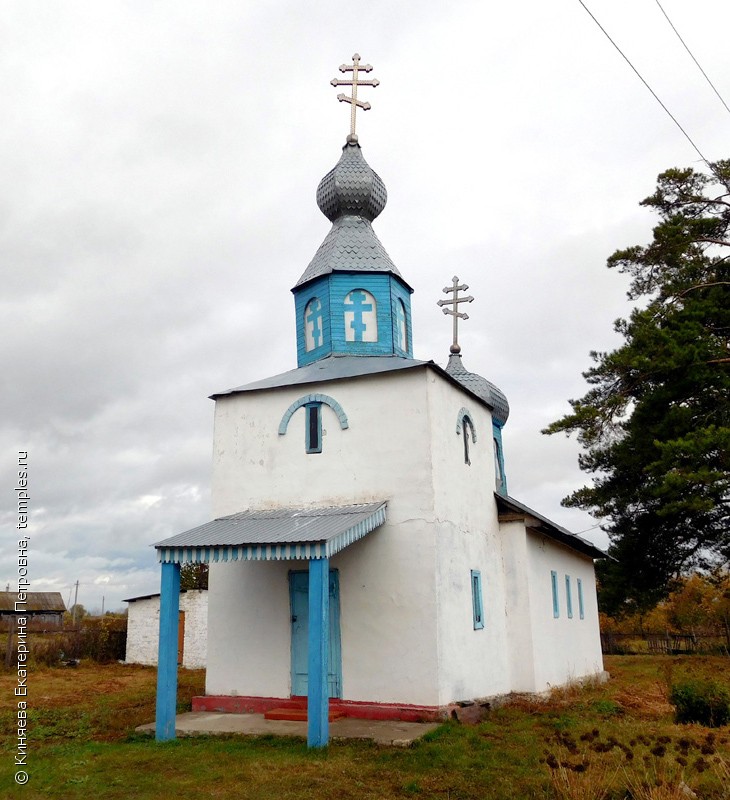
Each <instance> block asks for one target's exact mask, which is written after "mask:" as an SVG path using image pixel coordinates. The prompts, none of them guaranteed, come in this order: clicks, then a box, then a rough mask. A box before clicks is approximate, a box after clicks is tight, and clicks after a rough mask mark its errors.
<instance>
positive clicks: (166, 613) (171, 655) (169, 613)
mask: <svg viewBox="0 0 730 800" xmlns="http://www.w3.org/2000/svg"><path fill="white" fill-rule="evenodd" d="M179 614H180V565H179V564H174V563H166V564H162V567H161V575H160V641H159V647H158V651H157V709H156V714H155V738H156V739H157V741H158V742H166V741H169V740H170V739H174V738H175V710H176V707H177V627H178V617H179Z"/></svg>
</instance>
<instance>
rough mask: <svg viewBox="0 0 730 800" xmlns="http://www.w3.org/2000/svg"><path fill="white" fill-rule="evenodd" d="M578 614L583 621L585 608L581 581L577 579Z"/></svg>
mask: <svg viewBox="0 0 730 800" xmlns="http://www.w3.org/2000/svg"><path fill="white" fill-rule="evenodd" d="M577 582H578V614H579V616H580V618H581V619H585V606H584V605H583V581H582V580H581V579H580V578H578V579H577Z"/></svg>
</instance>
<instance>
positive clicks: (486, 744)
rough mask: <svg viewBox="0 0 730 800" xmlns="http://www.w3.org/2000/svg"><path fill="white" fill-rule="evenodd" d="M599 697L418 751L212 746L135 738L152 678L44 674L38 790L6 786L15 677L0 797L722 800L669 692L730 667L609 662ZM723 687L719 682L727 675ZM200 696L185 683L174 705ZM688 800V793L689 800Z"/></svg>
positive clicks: (698, 733)
mask: <svg viewBox="0 0 730 800" xmlns="http://www.w3.org/2000/svg"><path fill="white" fill-rule="evenodd" d="M606 661H607V664H606V666H607V668H608V669H609V670H610V671H611V672H612V674H614V675H615V678H614V679H613V680H611V681H609V682H608V683H607V684H604V685H588V686H585V687H583V688H580V687H568V688H565V689H561V690H556V691H555V692H553V693H552V695H551V696H550V697H548V698H542V699H536V698H529V697H522V698H516V699H515V701H514V702H513V703H511V704H509V705H507V706H503V707H501V708H498V709H495V710H493V711H492V712H491V713H490V715H489V716H488V717H487V718H486V720H485V721H483V722H482V723H481V724H479V725H474V726H470V725H460V724H458V723H456V722H448V723H446V724H444V725H442V726H440V727H439V728H437V729H436V730H434V731H433V732H431V733H429V734H427V735H426V736H425V737H424V738H423V739H421V740H420V741H418V742H416V743H415V744H414V745H413V746H412V747H409V748H395V747H379V746H376V745H373V744H371V743H368V742H361V741H352V742H335V743H333V744H331V745H330V746H329V747H328V748H326V749H324V750H308V749H307V747H306V742H304V741H303V740H302V739H292V738H283V737H273V736H265V737H237V736H222V737H216V736H210V737H196V738H184V739H180V740H178V741H173V742H167V743H164V744H160V743H156V742H155V741H154V740H153V739H151V738H149V737H145V736H140V735H138V734H136V733H135V732H134V728H135V726H136V725H139V724H142V723H144V722H150V721H151V720H152V719H153V718H154V701H155V679H156V671H155V670H154V669H149V668H140V667H126V666H122V665H118V664H110V665H108V666H103V667H100V666H99V665H92V666H86V665H83V664H82V666H81V667H79V668H78V669H77V670H61V669H46V670H39V671H37V672H34V673H33V674H32V676H31V680H30V681H29V686H30V694H29V697H28V703H29V710H30V717H29V728H28V731H29V756H28V772H29V774H30V781H29V783H28V784H27V785H26V786H23V787H18V786H16V785H15V783H14V780H13V773H14V771H15V767H14V766H13V764H12V755H11V754H12V747H13V744H14V742H13V737H12V736H11V735H10V731H11V730H12V722H13V719H14V717H13V713H14V708H15V705H14V703H15V698H13V697H12V677H11V676H2V677H0V722H1V723H2V728H1V729H0V744H2V752H1V753H0V797H2V798H5V797H8V798H14V799H15V798H17V799H18V800H26V798H27V800H40V799H41V798H43V800H54V799H57V800H77V798H78V799H79V800H80V798H84V800H86V799H87V798H89V797H94V798H100V799H101V800H117V798H118V800H162V798H169V797H175V798H179V799H180V800H200V798H201V797H205V798H251V800H258V799H259V798H261V800H271V799H272V798H276V800H295V799H296V800H308V799H309V798H311V799H312V800H324V799H327V800H329V799H331V800H335V798H336V800H349V799H350V798H352V799H353V800H354V799H355V798H357V800H403V799H404V798H410V799H411V800H412V799H413V798H440V799H441V800H505V799H506V798H520V799H521V798H525V800H532V799H534V800H538V799H539V800H550V799H551V798H552V799H555V800H563V799H564V800H579V798H586V800H599V799H600V798H605V799H606V800H626V798H628V797H631V798H634V800H643V798H645V797H646V798H656V799H659V798H672V797H677V798H680V797H681V795H679V794H677V792H679V791H683V790H682V789H681V787H682V786H687V787H689V788H690V789H691V790H692V791H694V792H696V794H697V796H698V797H699V798H702V799H703V800H723V798H724V800H728V798H730V793H729V792H728V789H727V787H728V786H730V771H729V770H728V763H730V753H729V752H728V747H729V744H728V743H729V741H730V730H729V729H728V727H727V726H725V727H724V728H717V729H710V728H707V727H704V726H702V725H698V724H696V723H695V724H689V725H677V724H676V722H675V720H674V713H673V708H672V706H671V704H670V703H669V699H668V698H669V688H668V686H669V684H668V679H669V678H671V679H672V680H673V681H674V682H676V681H677V680H680V679H682V678H683V677H685V676H686V675H690V676H692V677H693V678H694V679H703V680H705V679H707V680H709V679H710V678H714V679H715V680H719V681H720V682H722V677H721V676H722V675H724V674H725V675H727V673H728V666H730V664H729V663H728V660H727V659H722V658H716V659H713V658H709V657H708V658H706V659H704V658H697V657H690V658H681V657H652V656H641V657H631V656H628V657H627V656H616V657H611V658H608V659H606ZM718 676H720V677H718ZM202 692H203V674H202V673H201V672H188V671H185V670H183V671H181V673H180V692H179V697H178V700H179V704H180V706H183V707H189V705H188V704H189V701H190V698H191V697H192V696H193V695H194V694H200V693H202ZM684 796H685V797H686V796H689V795H686V794H685V795H684Z"/></svg>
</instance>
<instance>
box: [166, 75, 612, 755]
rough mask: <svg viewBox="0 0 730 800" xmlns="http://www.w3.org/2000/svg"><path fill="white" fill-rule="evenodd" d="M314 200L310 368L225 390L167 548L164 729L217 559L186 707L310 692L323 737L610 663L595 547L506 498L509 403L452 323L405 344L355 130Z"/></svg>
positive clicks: (375, 179) (372, 186) (308, 702)
mask: <svg viewBox="0 0 730 800" xmlns="http://www.w3.org/2000/svg"><path fill="white" fill-rule="evenodd" d="M355 63H357V62H355ZM317 203H318V205H319V207H320V209H321V210H322V212H323V213H324V214H325V216H326V217H327V218H328V219H329V220H330V221H331V223H332V228H331V230H330V231H329V233H328V234H327V236H326V237H325V239H324V241H323V243H322V245H321V247H320V248H319V250H318V251H317V253H316V254H315V256H314V258H313V259H312V261H311V262H310V263H309V265H308V266H307V268H306V269H305V270H304V272H303V274H302V275H301V277H300V278H299V280H298V281H297V282H296V285H295V286H294V288H293V290H292V291H293V294H294V301H295V302H294V306H295V329H296V337H297V339H296V341H297V367H296V369H292V370H291V371H289V372H285V373H283V374H280V375H275V376H273V377H270V378H265V379H263V380H260V381H257V382H255V383H250V384H247V385H245V386H240V387H238V388H235V389H231V390H229V391H222V392H218V393H216V394H215V395H213V399H214V400H215V406H216V407H215V430H214V447H213V452H214V462H213V478H212V503H213V517H214V519H213V520H212V521H211V522H209V523H207V524H205V525H202V526H200V527H198V528H195V529H193V530H190V531H187V532H185V533H181V534H178V535H176V536H172V537H171V538H169V539H166V540H165V541H162V542H159V543H157V544H156V545H155V546H156V548H157V552H158V555H159V559H160V561H161V564H162V589H161V601H162V602H161V607H162V610H161V616H160V639H159V641H160V652H159V677H158V701H157V702H158V708H157V737H158V739H167V738H172V737H174V735H175V732H174V719H175V691H176V653H177V631H176V626H177V619H178V608H177V603H178V602H179V594H178V587H179V566H180V564H181V563H184V562H186V561H194V562H202V561H204V562H207V563H209V565H210V576H209V591H208V596H209V607H208V653H207V673H206V696H205V697H200V698H196V700H195V701H194V706H193V708H194V709H197V710H221V711H239V712H244V711H249V712H251V711H255V712H272V711H280V712H281V711H282V710H283V712H285V711H286V710H287V709H291V710H295V709H296V708H297V707H298V706H302V708H304V709H305V711H306V714H307V717H308V731H309V743H310V745H312V746H321V745H323V744H326V742H327V741H328V720H329V718H330V715H331V714H337V715H350V716H359V717H368V718H394V719H410V720H417V719H438V718H440V717H443V716H445V715H446V714H447V713H448V712H449V710H450V707H453V705H454V704H456V703H463V702H464V701H474V700H482V699H486V698H490V697H494V696H497V695H504V694H507V693H510V692H542V691H544V690H547V689H549V688H550V687H554V686H558V685H562V684H566V683H568V682H570V681H574V680H578V679H582V678H585V677H587V676H593V675H600V674H602V672H603V663H602V657H601V646H600V636H599V628H598V608H597V603H596V582H595V574H594V567H593V562H594V559H595V558H600V557H602V556H603V555H604V554H603V553H602V552H601V551H600V550H598V549H597V548H596V547H594V546H593V545H592V544H591V543H589V542H587V541H585V540H584V539H581V538H579V537H578V536H575V535H573V534H571V533H569V532H568V531H566V530H565V529H563V528H561V527H560V526H558V525H556V524H554V523H552V522H550V521H549V520H548V519H546V518H544V517H543V516H541V515H540V514H538V513H537V512H535V511H532V510H531V509H529V508H527V507H526V506H525V505H523V504H522V503H520V502H519V501H517V500H515V499H514V498H512V497H510V496H509V494H508V489H507V478H506V473H505V464H508V463H509V462H508V459H506V457H505V452H504V448H503V442H502V429H503V426H504V425H505V423H506V422H507V418H508V415H509V407H508V404H507V400H506V398H505V397H504V395H503V394H502V392H500V390H499V389H497V388H496V387H495V386H494V385H493V384H491V383H490V382H489V381H487V380H486V379H484V378H482V377H481V376H479V375H476V374H474V373H471V372H468V371H467V370H466V368H465V367H464V365H463V364H462V358H461V353H460V347H459V345H458V343H457V341H456V337H455V338H454V344H453V345H452V347H451V355H450V357H449V360H448V363H447V365H446V366H445V367H442V366H439V365H438V364H436V363H434V362H433V361H421V360H418V359H414V358H413V332H412V325H411V293H412V291H413V290H412V289H411V287H410V286H409V284H408V283H407V282H406V280H405V279H404V278H403V276H402V275H401V274H400V272H399V271H398V269H397V268H396V266H395V265H394V264H393V262H392V261H391V259H390V258H389V256H388V254H387V253H386V251H385V249H384V247H383V245H382V244H381V243H380V241H379V240H378V238H377V236H376V235H375V233H374V231H373V228H372V225H371V223H372V221H373V220H374V219H375V217H377V216H378V214H380V212H381V211H382V209H383V207H384V206H385V203H386V191H385V186H384V184H383V182H382V180H381V179H380V178H379V176H378V175H377V174H376V173H375V172H374V171H373V170H372V169H371V168H370V166H369V165H368V164H367V163H366V161H365V159H364V157H363V154H362V151H361V148H360V145H359V143H358V141H357V136H355V135H354V134H353V133H352V132H351V135H350V136H348V139H347V143H346V144H345V146H344V147H343V150H342V156H341V158H340V160H339V162H338V163H337V165H336V166H335V167H334V168H333V169H332V170H331V171H330V172H329V173H327V175H326V176H325V177H324V178H323V179H322V181H321V182H320V184H319V187H318V190H317ZM464 288H466V287H461V286H459V285H458V281H457V280H456V279H454V284H453V287H452V288H451V289H450V290H449V292H450V299H449V300H446V301H443V305H444V306H445V307H446V309H447V313H452V314H458V313H459V302H460V300H461V301H463V300H465V299H466V298H459V291H461V290H463V289H464ZM300 698H301V699H300Z"/></svg>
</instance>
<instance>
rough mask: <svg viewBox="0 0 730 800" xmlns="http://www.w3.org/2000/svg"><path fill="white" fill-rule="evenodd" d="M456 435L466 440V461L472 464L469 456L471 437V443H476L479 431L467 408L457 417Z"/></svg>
mask: <svg viewBox="0 0 730 800" xmlns="http://www.w3.org/2000/svg"><path fill="white" fill-rule="evenodd" d="M456 435H457V436H459V435H461V437H462V438H463V440H464V463H465V464H468V465H469V466H471V458H470V456H469V438H471V444H476V441H477V431H476V428H475V427H474V421H473V420H472V418H471V416H470V414H469V412H468V411H467V410H466V409H465V408H462V409H461V410H460V411H459V414H458V416H457V417H456Z"/></svg>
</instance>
